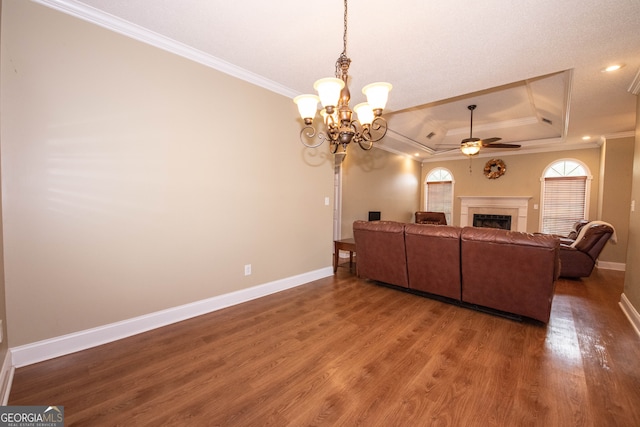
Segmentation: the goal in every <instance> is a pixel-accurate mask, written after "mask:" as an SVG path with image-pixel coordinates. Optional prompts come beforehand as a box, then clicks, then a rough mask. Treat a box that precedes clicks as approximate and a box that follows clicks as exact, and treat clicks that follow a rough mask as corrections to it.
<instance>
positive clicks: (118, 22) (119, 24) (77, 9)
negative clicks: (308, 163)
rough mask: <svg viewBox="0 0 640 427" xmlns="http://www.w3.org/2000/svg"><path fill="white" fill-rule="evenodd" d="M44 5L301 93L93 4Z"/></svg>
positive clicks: (46, 0) (60, 1)
mask: <svg viewBox="0 0 640 427" xmlns="http://www.w3.org/2000/svg"><path fill="white" fill-rule="evenodd" d="M32 1H33V2H34V3H38V4H40V5H42V6H46V7H48V8H50V9H54V10H57V11H59V12H62V13H64V14H66V15H70V16H73V17H75V18H79V19H82V20H83V21H86V22H90V23H92V24H95V25H97V26H100V27H102V28H105V29H107V30H110V31H113V32H115V33H118V34H121V35H124V36H126V37H129V38H132V39H134V40H137V41H140V42H142V43H145V44H148V45H151V46H154V47H157V48H159V49H162V50H164V51H167V52H170V53H173V54H175V55H178V56H181V57H183V58H186V59H189V60H191V61H194V62H197V63H199V64H202V65H204V66H207V67H209V68H213V69H215V70H217V71H220V72H222V73H225V74H228V75H230V76H233V77H236V78H238V79H240V80H244V81H246V82H248V83H251V84H254V85H256V86H259V87H262V88H264V89H267V90H270V91H272V92H275V93H278V94H280V95H283V96H286V97H289V98H293V97H295V96H297V95H298V93H297V92H296V91H294V90H292V89H290V88H288V87H286V86H283V85H281V84H279V83H277V82H274V81H273V80H269V79H267V78H264V77H262V76H259V75H258V74H255V73H253V72H251V71H249V70H245V69H244V68H241V67H238V66H236V65H233V64H231V63H229V62H227V61H224V60H222V59H220V58H216V57H215V56H212V55H209V54H207V53H205V52H202V51H200V50H198V49H194V48H192V47H190V46H187V45H185V44H184V43H181V42H179V41H176V40H173V39H171V38H168V37H165V36H163V35H161V34H158V33H155V32H153V31H151V30H148V29H146V28H144V27H141V26H139V25H136V24H133V23H131V22H128V21H125V20H123V19H121V18H118V17H116V16H113V15H111V14H108V13H105V12H103V11H100V10H98V9H96V8H94V7H91V6H88V5H86V4H83V3H80V2H78V1H75V0H32Z"/></svg>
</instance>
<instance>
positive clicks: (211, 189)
mask: <svg viewBox="0 0 640 427" xmlns="http://www.w3.org/2000/svg"><path fill="white" fill-rule="evenodd" d="M1 41H2V51H1V52H2V58H1V62H2V81H1V85H2V86H1V88H2V91H1V97H2V99H1V111H2V131H1V132H2V133H1V139H2V146H1V150H2V151H1V155H2V186H3V193H4V194H3V197H4V203H3V206H2V209H3V216H4V245H5V248H4V249H5V250H4V261H5V273H6V285H5V286H6V300H7V323H8V327H9V330H8V333H9V338H10V342H9V344H10V346H12V347H13V346H19V345H23V344H27V343H32V342H35V341H39V340H43V339H47V338H51V337H56V336H60V335H63V334H67V333H72V332H75V331H80V330H84V329H88V328H92V327H96V326H100V325H104V324H108V323H111V322H116V321H121V320H124V319H128V318H132V317H135V316H139V315H143V314H147V313H151V312H154V311H158V310H162V309H166V308H170V307H174V306H178V305H181V304H185V303H189V302H193V301H198V300H202V299H206V298H209V297H213V296H217V295H221V294H225V293H228V292H231V291H235V290H239V289H244V288H248V287H251V286H255V285H260V284H264V283H268V282H270V281H274V280H278V279H283V278H287V277H291V276H294V275H298V274H302V273H305V272H310V271H314V270H317V269H321V268H327V267H329V266H330V265H331V250H332V245H331V242H332V207H331V206H325V205H324V199H325V197H327V196H329V197H330V196H331V195H332V192H333V162H332V158H331V157H330V156H311V155H310V154H312V153H310V152H309V151H308V150H305V149H304V148H303V147H302V145H301V144H300V142H299V141H298V134H299V131H300V124H299V123H298V120H297V119H296V116H297V112H296V109H295V105H294V104H293V103H292V102H291V99H288V98H286V97H283V96H280V95H277V94H274V93H272V92H270V91H267V90H264V89H261V88H258V87H256V86H253V85H251V84H248V83H245V82H243V81H240V80H238V79H235V78H232V77H230V76H228V75H225V74H222V73H220V72H217V71H215V70H212V69H209V68H207V67H204V66H202V65H199V64H197V63H194V62H191V61H189V60H186V59H183V58H181V57H178V56H175V55H173V54H170V53H167V52H165V51H162V50H159V49H156V48H153V47H150V46H148V45H145V44H142V43H139V42H136V41H134V40H131V39H129V38H126V37H123V36H120V35H118V34H115V33H112V32H110V31H107V30H105V29H102V28H100V27H97V26H95V25H91V24H89V23H86V22H84V21H81V20H78V19H75V18H72V17H69V16H66V15H64V14H61V13H59V12H56V11H53V10H50V9H48V8H45V7H43V6H40V5H37V4H34V3H32V2H24V1H17V0H5V2H4V4H3V16H2V37H1ZM325 150H326V148H325ZM245 264H252V270H253V274H252V275H250V276H244V265H245Z"/></svg>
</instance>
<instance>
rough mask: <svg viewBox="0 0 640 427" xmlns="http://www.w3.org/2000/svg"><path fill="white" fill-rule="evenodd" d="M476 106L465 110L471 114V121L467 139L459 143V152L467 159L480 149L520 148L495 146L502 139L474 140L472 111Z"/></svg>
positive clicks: (515, 146)
mask: <svg viewBox="0 0 640 427" xmlns="http://www.w3.org/2000/svg"><path fill="white" fill-rule="evenodd" d="M476 107H477V105H474V104H472V105H469V106H468V107H467V108H468V109H469V111H470V112H471V120H470V125H469V138H465V139H463V140H462V141H461V142H460V151H462V154H464V155H465V156H467V157H472V156H475V155H476V154H478V153H479V152H480V148H520V145H518V144H496V142H498V141H500V140H501V139H502V138H495V137H494V138H486V139H480V138H474V137H473V110H475V109H476Z"/></svg>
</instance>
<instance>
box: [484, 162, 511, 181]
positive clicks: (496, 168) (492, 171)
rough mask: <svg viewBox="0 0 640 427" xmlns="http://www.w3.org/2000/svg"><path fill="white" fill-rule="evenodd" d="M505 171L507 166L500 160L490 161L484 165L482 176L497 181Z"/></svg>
mask: <svg viewBox="0 0 640 427" xmlns="http://www.w3.org/2000/svg"><path fill="white" fill-rule="evenodd" d="M506 171H507V165H505V164H504V162H503V161H502V159H491V160H489V161H488V162H487V164H486V165H484V176H486V177H487V178H489V179H498V178H500V177H501V176H502V175H504V173H505V172H506Z"/></svg>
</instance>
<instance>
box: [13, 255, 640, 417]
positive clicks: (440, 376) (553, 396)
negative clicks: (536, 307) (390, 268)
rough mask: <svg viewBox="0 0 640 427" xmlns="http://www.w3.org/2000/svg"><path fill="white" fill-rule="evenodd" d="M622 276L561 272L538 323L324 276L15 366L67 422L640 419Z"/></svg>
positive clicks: (639, 374) (639, 364)
mask: <svg viewBox="0 0 640 427" xmlns="http://www.w3.org/2000/svg"><path fill="white" fill-rule="evenodd" d="M623 278H624V274H623V273H620V272H612V271H606V270H600V271H597V270H596V271H595V272H594V273H593V274H592V276H591V277H590V278H589V279H583V280H577V281H572V280H560V281H559V282H558V285H557V288H556V295H555V299H554V302H553V310H552V316H551V321H550V323H549V324H548V325H547V326H544V325H541V324H539V323H534V322H517V321H514V320H509V319H505V318H501V317H497V316H494V315H491V314H486V313H481V312H477V311H473V310H470V309H466V308H461V307H457V306H454V305H450V304H446V303H443V302H440V301H435V300H432V299H428V298H423V297H420V296H416V295H412V294H408V293H404V292H400V291H397V290H394V289H389V288H387V287H384V286H379V285H377V284H375V283H372V282H368V281H364V280H360V279H358V278H356V277H355V276H354V275H352V273H351V272H350V271H349V269H348V268H344V267H341V268H339V269H338V272H337V274H336V276H334V277H330V278H326V279H322V280H318V281H316V282H312V283H309V284H307V285H304V286H301V287H298V288H295V289H291V290H287V291H284V292H280V293H278V294H275V295H271V296H268V297H265V298H261V299H259V300H256V301H251V302H248V303H245V304H242V305H238V306H235V307H231V308H227V309H224V310H220V311H217V312H215V313H211V314H208V315H205V316H201V317H198V318H195V319H191V320H188V321H185V322H181V323H178V324H175V325H171V326H167V327H164V328H161V329H158V330H155V331H151V332H148V333H145V334H141V335H137V336H135V337H131V338H128V339H124V340H121V341H118V342H114V343H110V344H107V345H103V346H101V347H97V348H94V349H90V350H86V351H83V352H79V353H76V354H72V355H68V356H64V357H60V358H57V359H54V360H50V361H46V362H43V363H39V364H36V365H31V366H27V367H24V368H20V369H17V370H16V373H15V376H14V380H13V387H12V391H11V396H10V400H9V404H10V405H63V406H64V407H65V417H66V425H70V426H71V425H78V426H115V425H123V426H124V425H126V426H138V425H140V426H146V425H179V426H182V425H190V426H214V425H220V426H267V425H272V426H545V427H546V426H597V427H600V426H625V427H627V426H628V427H631V426H639V425H640V338H639V337H638V336H637V335H636V333H635V332H634V331H633V329H632V327H631V325H630V324H629V322H628V320H627V319H626V317H625V316H624V314H623V313H622V311H621V309H620V308H619V306H618V302H619V300H620V295H621V294H622V292H623V285H622V284H623Z"/></svg>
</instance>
